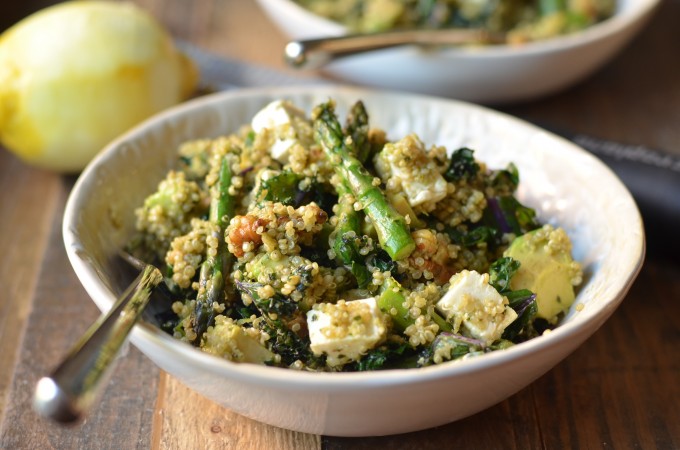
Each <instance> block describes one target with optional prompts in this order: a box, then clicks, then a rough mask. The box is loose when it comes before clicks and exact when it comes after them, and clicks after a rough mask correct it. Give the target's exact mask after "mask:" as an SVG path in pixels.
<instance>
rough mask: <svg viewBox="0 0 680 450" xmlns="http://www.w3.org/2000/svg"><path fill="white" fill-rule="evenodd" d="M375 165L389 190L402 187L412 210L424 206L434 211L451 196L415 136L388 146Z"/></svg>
mask: <svg viewBox="0 0 680 450" xmlns="http://www.w3.org/2000/svg"><path fill="white" fill-rule="evenodd" d="M374 163H375V168H376V171H377V172H378V174H379V175H380V177H381V178H382V179H383V181H385V182H386V183H387V185H388V190H389V189H393V188H394V185H397V184H398V185H400V186H401V189H402V190H403V191H404V194H406V198H407V199H408V202H409V204H410V205H411V206H412V207H416V206H420V205H423V206H424V209H425V211H431V210H432V209H434V208H435V204H436V203H437V202H438V201H439V200H441V199H443V198H444V197H446V195H447V193H448V185H447V183H446V180H445V179H444V177H443V176H442V175H441V174H440V173H439V170H438V169H437V165H436V164H435V162H434V161H433V160H432V159H431V158H430V157H429V156H428V154H427V151H426V150H425V146H424V144H423V142H422V141H421V140H420V139H419V138H418V136H416V135H413V134H412V135H408V136H406V137H404V138H403V139H401V140H400V141H397V142H394V143H388V144H386V145H385V147H383V149H382V151H381V152H380V153H378V155H377V156H376V157H375V160H374Z"/></svg>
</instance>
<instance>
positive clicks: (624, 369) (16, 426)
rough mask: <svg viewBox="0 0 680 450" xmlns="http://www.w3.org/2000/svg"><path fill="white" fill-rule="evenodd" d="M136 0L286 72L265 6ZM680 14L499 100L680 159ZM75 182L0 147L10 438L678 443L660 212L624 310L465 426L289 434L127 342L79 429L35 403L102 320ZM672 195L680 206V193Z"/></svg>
mask: <svg viewBox="0 0 680 450" xmlns="http://www.w3.org/2000/svg"><path fill="white" fill-rule="evenodd" d="M135 1H136V2H137V3H139V4H140V5H142V6H143V7H145V8H147V9H148V10H149V11H151V12H152V13H153V14H154V15H155V16H156V17H157V18H158V19H159V20H160V22H161V23H163V24H164V25H165V26H166V27H167V28H168V29H169V30H170V32H171V33H172V34H173V35H174V36H176V37H178V38H181V39H185V40H188V41H189V42H192V43H194V44H196V45H198V46H200V47H202V48H204V49H206V50H209V51H212V52H214V53H217V54H221V55H226V56H231V57H238V58H241V59H243V60H246V61H249V62H252V63H257V64H262V65H267V66H270V67H273V68H278V69H282V70H283V69H284V67H283V63H282V61H281V48H282V44H283V43H284V37H283V36H282V35H281V34H280V33H279V32H278V31H277V30H275V29H274V28H273V26H272V25H271V24H270V23H269V22H268V20H267V18H266V17H265V16H264V15H263V14H262V12H261V11H260V10H259V9H258V7H257V6H256V4H255V3H254V2H251V1H242V0H196V1H194V2H191V1H189V0H135ZM8 3H13V4H8ZM18 3H20V2H3V5H2V6H0V17H2V18H3V19H2V20H3V21H4V23H0V26H2V28H5V27H6V26H7V25H9V24H10V23H11V22H13V21H15V20H18V19H19V18H20V17H23V16H24V15H26V14H28V12H30V11H31V10H34V9H37V8H38V7H41V6H44V5H45V4H48V3H52V2H51V1H49V0H47V1H46V0H41V1H33V2H23V3H21V5H18ZM678 17H680V0H665V1H664V2H663V4H662V5H661V8H660V10H659V11H658V13H657V14H656V15H655V17H654V18H653V20H652V21H651V23H650V24H649V26H648V27H647V29H646V30H645V31H644V32H643V33H642V34H641V35H640V36H639V38H638V39H636V40H635V41H634V42H633V43H632V44H631V45H630V46H629V47H628V48H627V49H626V50H625V51H624V52H623V53H622V54H620V55H619V56H618V57H616V59H614V60H613V61H612V62H611V63H610V64H608V65H607V66H606V67H605V68H604V69H602V70H601V71H599V72H598V73H597V74H595V75H594V76H593V77H591V78H590V79H589V80H587V81H585V82H583V83H581V84H579V85H577V86H575V87H573V88H571V89H569V90H568V91H565V92H563V93H560V94H558V95H554V96H551V97H549V98H545V99H542V100H539V101H534V102H530V103H525V104H521V105H514V106H512V107H504V108H502V109H503V110H504V111H506V112H509V113H511V114H514V115H518V116H521V117H524V118H527V119H530V120H537V121H541V122H545V123H551V124H553V125H556V126H558V127H564V128H567V129H571V130H574V131H578V132H584V133H589V134H593V135H597V136H601V137H604V138H610V139H615V140H619V141H622V142H628V143H639V144H646V145H649V146H652V147H659V148H665V149H667V150H668V151H670V152H674V153H676V154H680V125H679V124H680V58H679V56H680V27H679V26H678V25H679V24H678ZM74 180H75V178H74V177H69V176H60V175H57V174H54V173H50V172H46V171H42V170H38V169H35V168H31V167H28V166H26V165H25V164H23V163H22V162H20V161H19V160H18V159H17V158H15V157H14V156H13V155H12V154H10V153H9V152H7V151H6V150H4V149H0V187H1V189H0V249H2V252H3V259H2V263H0V286H3V289H2V295H1V297H0V406H1V408H0V448H3V449H19V448H21V449H46V448H56V449H69V448H78V449H128V448H140V449H147V448H153V449H158V448H163V449H166V448H168V449H190V448H196V449H204V448H239V449H249V448H252V449H288V448H296V449H319V448H322V449H369V448H375V447H381V448H384V449H392V448H394V449H397V448H408V449H410V448H423V449H428V448H432V449H442V448H470V449H501V448H503V449H505V448H508V449H535V448H546V449H556V448H573V449H577V448H583V449H590V448H615V449H628V448H641V449H652V448H659V449H672V448H680V262H679V260H678V258H677V257H674V256H673V255H672V254H671V255H668V254H667V252H666V253H664V252H663V251H662V250H663V249H664V248H666V247H667V245H664V242H663V239H666V237H664V238H663V239H662V238H660V237H659V236H657V235H656V233H655V231H654V230H656V228H655V227H656V226H657V225H660V224H659V223H655V222H654V220H650V219H648V223H647V226H648V227H649V230H650V232H649V238H650V242H652V243H653V245H652V246H650V249H649V252H648V255H647V259H646V262H645V265H644V267H643V269H642V272H641V273H640V275H639V277H638V279H637V281H636V282H635V284H634V285H633V287H632V289H631V291H630V293H629V295H628V296H627V298H626V299H625V301H624V302H623V304H622V306H621V307H620V308H619V309H618V310H617V311H616V312H615V314H614V315H613V316H612V318H611V319H610V320H609V321H608V322H607V323H606V324H605V325H604V326H603V327H602V328H601V329H600V330H599V331H598V332H597V333H596V334H595V335H594V336H593V337H592V338H591V339H590V340H588V341H587V343H586V344H585V345H583V346H582V347H581V348H580V349H579V350H577V351H576V352H575V353H573V354H572V355H571V356H569V357H568V358H567V359H566V360H565V361H564V362H562V363H561V364H559V365H558V366H557V367H555V368H554V369H553V370H551V371H550V372H549V373H547V374H546V375H545V376H543V377H541V378H540V379H539V380H537V381H536V382H535V383H533V384H532V385H530V386H529V387H527V388H526V389H524V390H522V391H521V392H519V393H518V394H516V395H514V396H513V397H511V398H509V399H508V400H506V401H504V402H502V403H500V404H499V405H496V406H494V407H492V408H490V409H488V410H486V411H484V412H481V413H479V414H477V415H475V416H472V417H469V418H467V419H464V420H461V421H459V422H456V423H453V424H450V425H447V426H442V427H439V428H436V429H432V430H427V431H422V432H417V433H410V434H406V435H400V436H388V437H378V438H363V439H359V438H356V439H354V438H353V439H347V438H335V437H325V436H314V435H305V434H301V433H295V432H290V431H285V430H281V429H277V428H274V427H271V426H266V425H262V424H259V423H256V422H254V421H251V420H249V419H246V418H243V417H240V416H238V415H236V414H234V413H232V412H230V411H227V410H224V409H222V408H220V407H218V406H216V405H215V404H213V403H211V402H210V401H209V400H206V399H204V398H202V397H200V396H199V395H197V394H195V393H193V392H191V391H189V390H188V389H186V388H185V387H184V386H182V385H181V384H179V383H178V382H177V381H176V380H174V379H173V378H172V377H170V376H169V375H167V374H165V373H163V372H161V371H160V370H159V369H158V368H156V367H155V366H154V365H153V364H152V363H151V361H149V360H148V359H147V358H146V357H145V356H144V355H142V354H141V353H140V352H139V351H137V350H136V349H135V348H134V347H129V348H128V349H127V351H126V354H125V356H124V358H122V359H121V360H120V362H119V364H118V366H117V368H116V369H115V372H114V373H113V375H112V378H111V381H110V382H109V386H108V388H107V390H106V392H105V395H104V397H103V399H102V400H101V402H100V403H99V404H98V406H97V407H96V408H95V409H94V410H93V411H92V414H91V415H90V416H89V417H88V418H87V420H86V421H85V422H84V423H82V424H80V425H79V426H76V427H72V428H62V427H60V426H57V425H54V424H52V423H49V422H47V421H45V420H43V419H41V418H39V417H38V416H37V415H36V414H35V413H34V412H33V411H32V409H31V406H30V402H31V398H32V393H33V388H34V385H35V382H36V380H37V379H38V378H39V377H40V376H41V375H42V374H44V373H45V372H47V371H48V370H49V369H51V368H52V367H53V366H54V365H55V364H56V363H57V361H58V360H59V359H60V357H61V356H62V355H63V354H64V353H65V351H66V350H67V349H68V348H69V347H70V346H71V345H72V344H73V342H74V341H75V340H76V339H77V338H78V337H79V336H80V334H81V333H82V332H83V331H84V330H85V329H86V328H87V327H88V325H89V324H90V323H91V322H92V321H93V320H94V319H95V318H96V317H97V315H98V310H97V309H96V307H95V306H94V304H93V303H92V302H91V301H90V300H89V298H88V296H87V294H86V293H85V291H84V290H83V288H82V287H81V286H80V284H79V283H78V280H77V279H76V277H75V275H74V273H73V271H72V269H71V267H70V265H69V263H68V261H67V258H66V254H65V252H64V249H63V244H62V240H61V228H60V226H61V218H62V212H63V208H64V203H65V201H66V199H67V196H68V194H69V191H70V189H71V187H72V186H73V182H74ZM675 198H676V199H677V201H678V202H680V192H678V193H677V195H676V197H675ZM678 225H680V224H678ZM677 240H678V238H675V240H674V241H673V242H675V243H676V244H677ZM667 243H668V241H666V244H667Z"/></svg>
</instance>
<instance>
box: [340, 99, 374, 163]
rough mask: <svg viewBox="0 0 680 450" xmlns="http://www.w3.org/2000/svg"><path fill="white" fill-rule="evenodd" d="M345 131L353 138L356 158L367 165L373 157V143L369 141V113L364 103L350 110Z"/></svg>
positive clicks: (355, 105) (359, 103)
mask: <svg viewBox="0 0 680 450" xmlns="http://www.w3.org/2000/svg"><path fill="white" fill-rule="evenodd" d="M345 130H346V132H347V134H348V135H349V136H351V137H352V147H353V149H354V156H356V157H357V159H358V160H359V161H361V163H362V164H363V163H365V162H366V160H367V159H368V158H369V157H370V156H371V142H370V141H369V139H368V113H367V112H366V108H365V107H364V103H363V102H362V101H358V102H356V103H355V104H354V106H352V109H350V111H349V114H348V115H347V123H346V124H345Z"/></svg>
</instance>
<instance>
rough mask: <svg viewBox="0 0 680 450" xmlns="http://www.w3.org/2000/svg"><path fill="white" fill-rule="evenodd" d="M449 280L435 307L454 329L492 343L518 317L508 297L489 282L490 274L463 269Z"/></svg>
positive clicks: (487, 343)
mask: <svg viewBox="0 0 680 450" xmlns="http://www.w3.org/2000/svg"><path fill="white" fill-rule="evenodd" d="M450 283H451V285H450V287H449V289H448V291H447V292H446V294H444V296H443V297H442V298H441V299H440V300H439V301H438V302H437V306H436V307H437V310H438V311H439V312H440V313H441V314H442V315H444V317H446V319H447V320H448V321H449V322H451V323H452V324H453V328H454V332H456V333H457V332H459V330H460V331H461V332H462V333H463V334H466V335H469V336H471V337H473V338H476V339H479V340H481V341H484V343H485V344H486V345H490V344H491V343H493V342H494V341H496V340H498V339H500V337H501V335H502V334H503V331H504V330H505V328H506V327H507V326H508V325H510V324H511V323H512V322H513V321H514V320H515V319H516V318H517V313H516V312H515V311H514V310H513V309H512V308H510V307H509V306H508V300H507V298H505V297H503V296H502V295H500V294H499V293H498V291H497V290H496V289H495V288H494V287H493V286H491V285H490V284H489V275H488V274H480V273H478V272H476V271H474V270H472V271H468V270H463V271H461V272H459V273H457V274H455V275H453V276H452V277H451V280H450Z"/></svg>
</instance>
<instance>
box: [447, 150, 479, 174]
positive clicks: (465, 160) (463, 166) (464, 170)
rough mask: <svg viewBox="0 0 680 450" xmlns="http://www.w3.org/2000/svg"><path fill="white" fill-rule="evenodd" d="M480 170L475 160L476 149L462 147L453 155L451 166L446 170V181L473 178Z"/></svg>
mask: <svg viewBox="0 0 680 450" xmlns="http://www.w3.org/2000/svg"><path fill="white" fill-rule="evenodd" d="M478 172H479V164H477V161H475V158H474V151H473V150H470V149H469V148H467V147H462V148H459V149H458V150H456V151H455V152H453V154H452V155H451V160H450V162H449V167H448V168H447V169H446V171H445V172H444V179H445V180H446V181H458V180H462V179H472V178H474V177H475V176H476V175H477V173H478Z"/></svg>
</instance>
